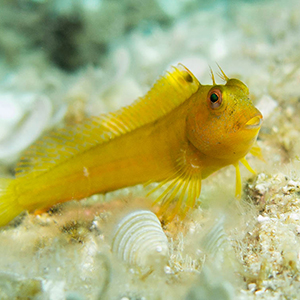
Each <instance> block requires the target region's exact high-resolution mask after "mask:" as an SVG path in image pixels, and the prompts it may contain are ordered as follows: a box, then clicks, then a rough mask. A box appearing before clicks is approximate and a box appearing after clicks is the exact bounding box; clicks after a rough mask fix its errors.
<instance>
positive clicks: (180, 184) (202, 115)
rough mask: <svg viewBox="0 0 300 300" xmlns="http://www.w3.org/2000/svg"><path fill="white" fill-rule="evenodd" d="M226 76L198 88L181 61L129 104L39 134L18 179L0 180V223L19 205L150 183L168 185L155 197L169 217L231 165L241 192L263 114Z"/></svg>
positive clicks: (18, 209) (44, 203)
mask: <svg viewBox="0 0 300 300" xmlns="http://www.w3.org/2000/svg"><path fill="white" fill-rule="evenodd" d="M223 77H224V80H225V81H226V84H225V85H217V84H215V82H214V78H213V85H201V84H200V83H199V82H198V80H197V79H196V78H195V77H194V75H193V74H192V73H191V72H190V71H189V70H188V69H186V68H185V67H184V66H182V65H178V66H177V68H173V69H172V71H171V72H169V73H167V74H166V75H165V76H164V77H161V78H160V79H159V80H158V81H157V82H156V84H155V85H154V86H153V88H152V89H151V90H150V91H149V92H148V93H147V94H146V96H145V97H143V98H141V99H138V100H137V101H136V102H135V103H133V104H132V105H131V106H129V107H125V108H122V109H121V110H119V111H117V112H115V113H111V114H108V115H106V116H100V117H98V118H96V117H93V118H90V119H88V120H87V121H86V122H84V123H83V124H81V125H78V126H76V127H74V128H66V129H64V130H59V131H57V132H54V133H52V134H50V135H49V136H46V137H44V138H43V139H42V140H41V141H39V142H37V143H36V144H34V145H33V146H32V147H31V148H30V149H29V150H28V152H27V153H26V154H25V156H24V157H23V158H22V159H21V161H20V163H19V164H18V166H17V168H16V173H17V176H16V179H2V180H0V225H5V224H7V223H8V222H9V221H10V220H12V219H13V218H14V217H15V216H17V215H18V214H19V213H20V212H22V211H24V210H28V211H34V210H36V209H42V208H48V207H51V206H52V205H54V204H56V203H59V202H64V201H68V200H72V199H78V200H79V199H82V198H85V197H88V196H90V195H93V194H96V193H106V192H109V191H113V190H116V189H119V188H122V187H127V186H133V185H136V184H139V183H147V182H160V184H159V185H158V186H157V187H156V189H154V191H155V190H157V189H159V188H160V187H162V186H164V185H167V187H166V188H165V190H164V192H163V193H162V194H161V196H160V197H158V199H157V200H156V202H159V201H162V202H163V203H162V205H161V209H160V213H161V214H165V215H167V217H166V218H167V219H169V220H170V219H172V218H173V217H174V216H175V215H176V214H178V213H180V214H181V215H182V216H185V215H186V213H187V211H188V210H189V208H191V207H193V206H194V204H195V200H196V199H197V198H198V197H199V195H200V191H201V180H202V179H204V178H206V177H207V176H209V175H210V174H211V173H213V172H215V171H217V170H218V169H220V168H222V167H224V166H227V165H230V164H232V165H234V166H235V167H236V170H237V188H236V194H240V192H241V183H240V175H239V167H238V162H239V161H241V162H243V163H244V164H245V165H246V167H247V168H248V169H249V170H251V171H252V169H251V168H250V167H249V165H248V164H247V162H246V160H245V155H246V154H247V153H248V152H249V151H250V150H251V149H256V154H257V153H258V154H259V150H257V148H255V147H254V148H253V145H254V142H255V140H256V138H257V134H258V132H259V129H260V126H261V121H262V116H261V114H260V112H259V111H258V110H257V109H256V108H255V107H254V106H253V104H252V102H251V101H250V100H249V91H248V88H247V87H246V86H245V85H244V84H243V83H242V82H241V81H239V80H237V79H229V78H227V77H226V75H225V74H223ZM253 152H254V151H253ZM174 199H175V200H176V201H175V205H174V206H173V208H172V210H171V211H170V212H168V207H170V204H171V202H173V200H174ZM166 212H168V213H167V214H166Z"/></svg>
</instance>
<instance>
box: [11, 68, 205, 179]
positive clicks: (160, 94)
mask: <svg viewBox="0 0 300 300" xmlns="http://www.w3.org/2000/svg"><path fill="white" fill-rule="evenodd" d="M199 86H200V83H199V81H198V80H197V79H196V78H195V76H194V75H193V74H192V73H191V72H190V71H189V70H188V69H186V68H185V67H184V66H183V65H181V64H179V65H178V66H177V67H172V69H171V71H170V72H166V74H165V75H164V76H162V77H160V78H159V79H158V80H157V81H156V83H155V84H154V85H153V87H152V88H151V89H150V91H149V92H148V93H147V94H146V95H145V96H144V97H141V98H139V99H138V100H136V101H135V102H134V103H133V104H132V105H130V106H127V107H124V108H121V109H120V110H118V111H116V112H113V113H108V114H107V115H103V116H99V117H91V118H89V119H87V120H86V121H84V122H83V123H81V124H78V125H76V126H72V127H71V126H69V127H66V128H65V129H59V130H56V131H53V132H51V133H50V134H48V135H46V136H44V137H42V138H41V139H40V140H38V141H37V142H36V143H35V144H33V145H32V146H31V147H30V148H29V149H28V150H27V151H26V152H25V154H24V156H23V157H22V158H21V160H20V162H19V163H18V165H17V167H16V175H17V176H18V177H19V176H23V175H27V174H29V173H30V174H31V175H32V176H35V175H38V174H40V173H42V172H45V171H49V170H50V169H51V168H53V167H55V166H56V165H57V164H59V163H62V162H64V161H67V160H69V159H71V158H73V157H75V156H76V155H78V154H80V153H83V152H85V151H87V150H89V149H91V148H92V147H94V146H97V145H100V144H102V143H105V142H107V141H109V140H112V139H114V138H116V137H118V136H121V135H123V134H126V133H128V132H130V131H132V130H134V129H137V128H139V127H142V126H143V125H146V124H148V123H151V122H154V121H155V120H157V119H159V118H161V117H163V116H164V115H166V114H167V113H169V112H170V111H172V110H173V109H174V108H176V107H178V106H179V105H180V104H182V103H183V102H184V101H185V100H187V99H188V98H189V97H191V95H192V94H194V93H195V92H196V91H197V90H198V88H199Z"/></svg>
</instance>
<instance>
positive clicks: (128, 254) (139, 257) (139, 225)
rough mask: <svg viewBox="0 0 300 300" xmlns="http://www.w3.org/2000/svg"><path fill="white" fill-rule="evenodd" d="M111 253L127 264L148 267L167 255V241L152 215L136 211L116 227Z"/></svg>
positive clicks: (143, 211)
mask: <svg viewBox="0 0 300 300" xmlns="http://www.w3.org/2000/svg"><path fill="white" fill-rule="evenodd" d="M112 252H113V253H114V254H116V255H117V256H118V257H119V258H120V259H123V260H124V261H126V262H127V263H129V264H134V265H139V266H141V267H147V266H148V267H149V266H152V265H154V264H156V261H157V259H161V258H164V257H166V256H167V255H168V239H167V237H166V235H165V233H164V232H163V230H162V228H161V224H160V221H159V220H158V218H157V217H156V215H155V214H154V213H152V212H151V211H147V210H137V211H134V212H131V213H130V214H128V215H126V216H125V217H124V218H123V219H122V220H121V221H120V222H119V224H118V225H117V228H116V230H115V233H114V237H113V241H112Z"/></svg>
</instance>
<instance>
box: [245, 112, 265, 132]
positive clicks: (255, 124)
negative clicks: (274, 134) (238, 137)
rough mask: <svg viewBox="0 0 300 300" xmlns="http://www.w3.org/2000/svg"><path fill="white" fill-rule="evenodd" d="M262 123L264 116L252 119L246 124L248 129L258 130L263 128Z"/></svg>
mask: <svg viewBox="0 0 300 300" xmlns="http://www.w3.org/2000/svg"><path fill="white" fill-rule="evenodd" d="M261 123H262V115H261V114H259V115H256V116H254V117H253V118H251V119H250V120H249V121H248V122H247V123H246V124H245V128H246V129H257V128H259V127H260V126H261Z"/></svg>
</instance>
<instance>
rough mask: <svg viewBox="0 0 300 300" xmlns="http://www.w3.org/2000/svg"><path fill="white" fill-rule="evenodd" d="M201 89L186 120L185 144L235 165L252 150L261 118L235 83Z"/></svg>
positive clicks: (240, 85) (241, 86)
mask: <svg viewBox="0 0 300 300" xmlns="http://www.w3.org/2000/svg"><path fill="white" fill-rule="evenodd" d="M226 79H227V80H226V84H224V85H217V84H214V85H212V86H202V87H201V88H202V91H201V88H200V89H199V92H198V93H196V94H195V96H194V101H193V105H192V107H191V109H190V110H189V113H188V116H187V137H188V140H189V141H190V142H191V143H192V144H193V145H194V146H195V147H196V148H197V149H198V150H199V151H200V152H201V153H203V154H205V155H206V156H210V157H213V158H218V159H222V160H226V161H228V163H231V162H232V163H234V162H236V161H237V160H239V159H240V158H242V157H244V156H245V155H246V154H247V153H248V152H249V151H250V149H251V147H252V146H253V143H254V142H255V140H256V138H257V135H258V132H259V130H260V127H261V124H262V120H263V117H262V114H261V113H260V111H259V110H258V109H257V108H256V107H255V106H254V105H253V103H252V101H251V99H250V98H249V90H248V87H247V86H246V85H245V84H244V83H243V82H241V81H240V80H238V79H229V78H226Z"/></svg>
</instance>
